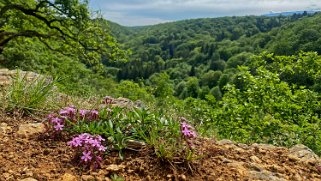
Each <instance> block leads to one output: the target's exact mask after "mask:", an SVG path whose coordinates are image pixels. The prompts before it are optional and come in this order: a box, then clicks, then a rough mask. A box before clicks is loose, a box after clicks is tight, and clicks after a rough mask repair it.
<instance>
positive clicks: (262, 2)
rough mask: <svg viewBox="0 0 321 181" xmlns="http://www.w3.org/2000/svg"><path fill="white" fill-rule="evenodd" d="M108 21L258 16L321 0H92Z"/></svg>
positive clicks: (307, 6) (309, 6)
mask: <svg viewBox="0 0 321 181" xmlns="http://www.w3.org/2000/svg"><path fill="white" fill-rule="evenodd" d="M91 5H92V7H93V8H94V9H101V10H102V12H103V13H104V14H105V15H106V17H107V19H110V20H112V21H115V22H118V23H120V24H123V25H129V26H132V25H144V23H146V24H156V23H160V22H166V21H169V20H178V19H187V18H199V17H217V16H233V15H260V14H265V13H268V12H270V11H275V12H283V11H294V10H308V9H320V8H321V0H304V1H303V0H92V2H91Z"/></svg>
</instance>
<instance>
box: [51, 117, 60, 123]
mask: <svg viewBox="0 0 321 181" xmlns="http://www.w3.org/2000/svg"><path fill="white" fill-rule="evenodd" d="M62 122H63V121H62V119H60V118H58V117H54V118H52V119H51V120H50V123H52V124H62Z"/></svg>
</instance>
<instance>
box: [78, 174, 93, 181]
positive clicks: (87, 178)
mask: <svg viewBox="0 0 321 181" xmlns="http://www.w3.org/2000/svg"><path fill="white" fill-rule="evenodd" d="M81 180H83V181H95V180H96V179H95V177H94V176H91V175H83V176H81Z"/></svg>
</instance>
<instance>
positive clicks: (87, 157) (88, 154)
mask: <svg viewBox="0 0 321 181" xmlns="http://www.w3.org/2000/svg"><path fill="white" fill-rule="evenodd" d="M82 154H83V156H82V157H81V159H82V160H83V161H85V162H87V161H91V159H92V157H91V152H90V151H88V152H86V151H84V152H82Z"/></svg>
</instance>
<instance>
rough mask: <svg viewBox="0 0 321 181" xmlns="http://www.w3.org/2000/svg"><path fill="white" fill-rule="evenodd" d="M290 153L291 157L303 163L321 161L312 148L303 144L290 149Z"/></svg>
mask: <svg viewBox="0 0 321 181" xmlns="http://www.w3.org/2000/svg"><path fill="white" fill-rule="evenodd" d="M289 151H290V154H289V157H291V156H295V157H297V158H300V160H302V161H308V160H319V159H320V158H319V157H318V155H316V154H315V153H314V152H313V151H312V150H311V149H310V148H308V147H307V146H304V145H302V144H298V145H295V146H293V147H292V148H290V150H289Z"/></svg>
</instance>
